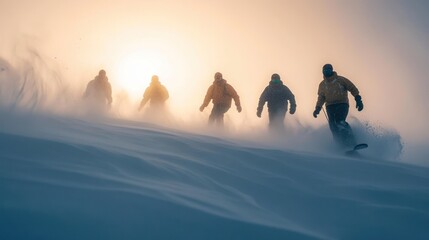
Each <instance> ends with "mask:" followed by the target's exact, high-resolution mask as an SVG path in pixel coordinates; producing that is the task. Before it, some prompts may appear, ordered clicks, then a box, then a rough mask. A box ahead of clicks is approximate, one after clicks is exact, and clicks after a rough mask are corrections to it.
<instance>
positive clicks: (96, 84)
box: [83, 70, 112, 108]
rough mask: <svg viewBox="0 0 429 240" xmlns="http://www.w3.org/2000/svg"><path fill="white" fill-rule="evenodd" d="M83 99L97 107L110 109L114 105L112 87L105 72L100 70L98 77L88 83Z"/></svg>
mask: <svg viewBox="0 0 429 240" xmlns="http://www.w3.org/2000/svg"><path fill="white" fill-rule="evenodd" d="M83 97H84V98H85V99H87V100H89V101H90V103H91V104H93V105H94V106H96V107H100V108H106V107H110V105H111V104H112V87H111V85H110V83H109V80H108V78H107V75H106V71H105V70H100V71H99V72H98V75H97V76H96V77H95V78H94V79H93V80H91V81H90V82H89V83H88V85H87V87H86V91H85V93H84V95H83Z"/></svg>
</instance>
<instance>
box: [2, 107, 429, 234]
mask: <svg viewBox="0 0 429 240" xmlns="http://www.w3.org/2000/svg"><path fill="white" fill-rule="evenodd" d="M1 116H2V117H1V119H0V122H1V125H0V196H1V198H0V239H427V238H428V237H429V229H428V227H427V226H428V222H429V204H428V203H429V187H428V186H429V169H428V168H427V167H425V166H421V165H416V164H411V163H409V162H407V161H406V160H405V159H403V156H402V155H400V152H401V145H400V144H398V138H400V137H399V136H397V135H395V134H390V135H389V134H384V135H382V134H379V135H373V137H371V136H370V135H368V134H369V133H368V132H366V133H365V129H367V128H365V127H364V125H365V124H362V126H361V127H356V124H355V128H354V129H355V130H356V131H357V134H358V135H359V134H360V135H361V136H362V135H363V134H367V135H366V138H367V139H368V140H369V144H370V148H368V149H367V150H362V151H361V153H362V155H361V157H348V156H345V155H344V154H343V152H342V151H338V149H335V148H333V147H331V148H325V146H326V145H329V144H331V143H327V142H328V141H323V139H326V137H325V138H321V137H319V136H320V135H323V134H326V133H327V132H326V128H327V126H323V127H322V128H321V129H319V130H313V132H312V133H308V134H307V135H306V136H303V135H304V134H302V133H299V135H301V138H299V137H298V135H297V136H295V137H293V139H290V137H283V138H277V139H275V140H270V138H273V136H270V135H260V136H259V138H256V137H255V136H254V137H255V138H251V137H250V135H248V136H232V135H227V134H219V133H218V134H213V133H211V134H208V133H207V132H206V133H204V132H202V133H195V132H191V131H184V130H180V129H172V128H168V127H165V126H164V127H163V126H159V125H156V124H150V123H145V122H141V121H133V120H126V119H119V118H113V117H108V116H106V117H102V118H98V119H94V118H81V117H71V116H66V115H58V114H52V113H42V112H28V111H17V110H13V111H12V110H10V109H9V110H3V111H2V112H1ZM309 136H312V137H311V138H310V137H309ZM294 140H296V141H294ZM293 142H295V144H296V145H293V144H292V143H293ZM274 143H276V144H274ZM304 143H307V144H306V146H303V144H304ZM299 146H301V147H299ZM321 146H322V147H321ZM396 154H399V155H396Z"/></svg>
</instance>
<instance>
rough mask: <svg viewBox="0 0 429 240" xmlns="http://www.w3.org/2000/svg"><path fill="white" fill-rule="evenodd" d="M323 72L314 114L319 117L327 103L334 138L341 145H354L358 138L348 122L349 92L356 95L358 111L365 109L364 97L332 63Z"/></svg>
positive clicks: (325, 66) (324, 67)
mask: <svg viewBox="0 0 429 240" xmlns="http://www.w3.org/2000/svg"><path fill="white" fill-rule="evenodd" d="M322 72H323V81H322V82H321V83H320V84H319V90H318V99H317V103H316V108H315V110H314V112H313V116H314V117H315V118H317V115H318V114H319V113H320V110H321V109H322V107H323V104H326V111H327V113H328V122H329V128H330V130H331V132H332V136H333V137H334V140H335V141H336V142H338V143H340V144H341V145H345V146H348V147H353V146H355V145H356V140H355V138H354V136H353V132H352V130H351V128H350V125H349V124H348V123H347V122H346V118H347V114H348V112H349V99H348V92H350V93H351V94H352V95H353V96H354V98H355V101H356V108H357V110H358V111H362V110H363V103H362V97H361V96H360V95H359V90H358V89H357V88H356V86H355V85H354V84H353V83H352V82H351V81H350V80H348V79H347V78H345V77H342V76H339V75H337V73H336V72H335V71H334V69H333V67H332V65H331V64H325V65H324V66H323V71H322Z"/></svg>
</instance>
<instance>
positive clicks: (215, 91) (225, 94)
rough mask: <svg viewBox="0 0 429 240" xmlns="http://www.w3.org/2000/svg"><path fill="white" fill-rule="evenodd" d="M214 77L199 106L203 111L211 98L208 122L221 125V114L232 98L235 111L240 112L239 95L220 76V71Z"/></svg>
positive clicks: (225, 110)
mask: <svg viewBox="0 0 429 240" xmlns="http://www.w3.org/2000/svg"><path fill="white" fill-rule="evenodd" d="M214 78H215V80H214V82H213V84H212V85H211V86H210V87H209V89H208V90H207V94H206V96H205V98H204V102H203V104H202V105H201V107H200V111H201V112H202V111H204V108H205V107H207V106H208V105H209V103H210V100H213V109H212V112H211V113H210V116H209V123H210V124H212V123H216V124H217V125H219V126H222V125H223V115H224V114H225V113H226V112H227V111H228V110H229V108H230V107H231V101H232V99H234V102H235V106H236V107H237V111H238V112H241V104H240V97H239V96H238V94H237V92H236V91H235V89H234V88H233V87H232V86H231V85H229V84H228V83H227V82H226V80H225V79H223V78H222V74H221V73H220V72H217V73H216V74H215V76H214Z"/></svg>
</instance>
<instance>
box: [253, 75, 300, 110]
mask: <svg viewBox="0 0 429 240" xmlns="http://www.w3.org/2000/svg"><path fill="white" fill-rule="evenodd" d="M288 101H290V105H291V108H296V102H295V96H294V95H293V93H292V91H291V90H290V89H289V88H288V87H286V86H285V85H284V84H283V82H282V81H280V82H277V83H275V82H273V81H271V82H270V84H269V85H268V86H267V87H266V88H265V89H264V91H263V92H262V94H261V96H260V97H259V104H258V109H259V110H260V111H262V108H263V107H264V104H265V102H268V104H267V105H268V112H276V111H278V110H284V111H287V107H288Z"/></svg>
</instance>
